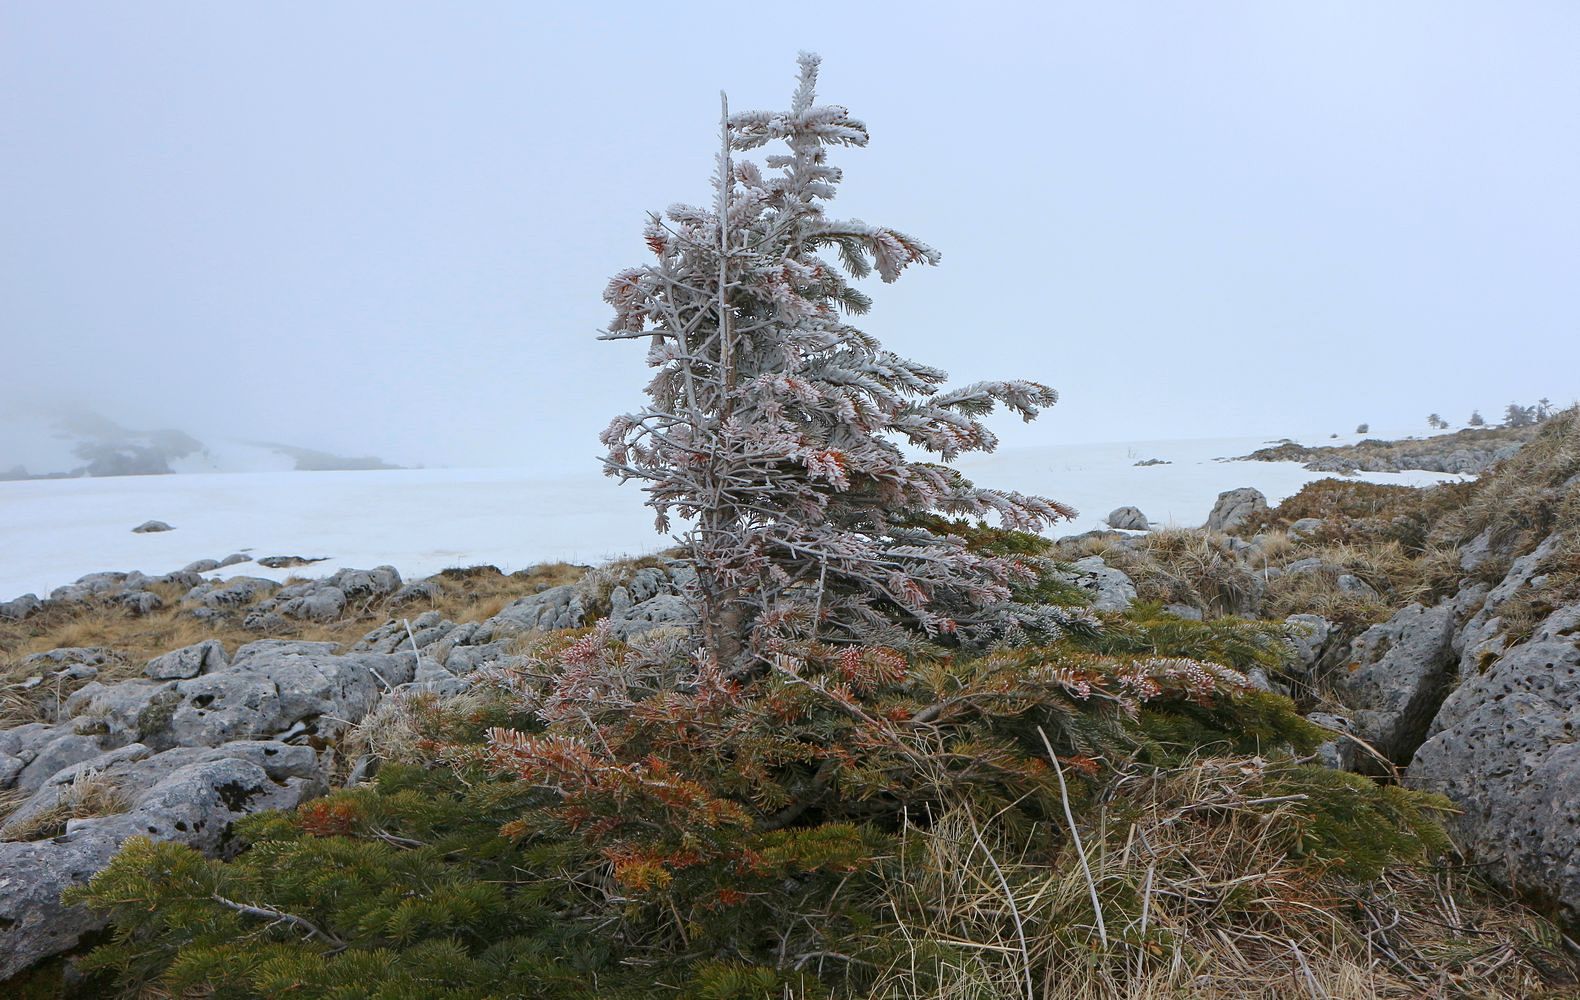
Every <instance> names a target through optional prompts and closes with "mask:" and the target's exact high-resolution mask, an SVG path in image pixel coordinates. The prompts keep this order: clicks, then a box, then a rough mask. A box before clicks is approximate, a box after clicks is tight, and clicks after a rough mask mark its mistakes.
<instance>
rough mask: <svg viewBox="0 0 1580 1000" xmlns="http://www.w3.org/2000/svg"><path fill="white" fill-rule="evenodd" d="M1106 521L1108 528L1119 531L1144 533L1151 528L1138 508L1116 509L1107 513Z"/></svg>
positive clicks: (1150, 524)
mask: <svg viewBox="0 0 1580 1000" xmlns="http://www.w3.org/2000/svg"><path fill="white" fill-rule="evenodd" d="M1106 520H1107V522H1108V526H1109V527H1110V528H1117V529H1119V530H1121V531H1146V530H1148V529H1149V528H1151V527H1152V523H1151V522H1150V521H1148V520H1147V516H1146V515H1145V514H1143V513H1141V509H1140V508H1139V507H1116V508H1114V509H1113V510H1111V511H1109V513H1108V517H1107V518H1106Z"/></svg>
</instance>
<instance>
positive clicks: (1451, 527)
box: [1434, 408, 1580, 555]
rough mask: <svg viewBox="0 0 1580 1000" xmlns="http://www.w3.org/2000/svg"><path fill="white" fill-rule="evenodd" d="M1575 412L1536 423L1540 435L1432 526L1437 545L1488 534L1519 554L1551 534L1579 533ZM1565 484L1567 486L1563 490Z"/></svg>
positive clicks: (1578, 419)
mask: <svg viewBox="0 0 1580 1000" xmlns="http://www.w3.org/2000/svg"><path fill="white" fill-rule="evenodd" d="M1577 474H1580V408H1570V409H1568V410H1565V411H1563V412H1562V413H1559V414H1557V415H1556V416H1554V417H1552V418H1550V419H1549V420H1548V421H1547V422H1546V423H1544V424H1542V425H1541V428H1540V433H1538V434H1537V435H1536V437H1535V438H1534V439H1533V440H1532V441H1531V442H1530V443H1529V444H1527V445H1525V447H1523V448H1521V449H1520V450H1519V451H1518V452H1517V453H1516V454H1515V455H1514V456H1513V457H1512V458H1510V459H1508V460H1507V461H1505V462H1503V463H1501V464H1500V465H1499V466H1498V467H1497V468H1496V469H1495V470H1493V472H1492V473H1491V474H1490V475H1488V476H1487V477H1485V478H1484V479H1483V480H1482V481H1481V482H1479V483H1477V484H1476V485H1477V487H1478V488H1477V489H1476V490H1475V491H1474V494H1473V496H1471V497H1470V498H1469V500H1468V502H1466V503H1465V504H1463V505H1462V506H1460V507H1458V508H1457V509H1455V510H1452V511H1449V512H1447V514H1446V515H1445V516H1444V517H1443V518H1441V519H1440V522H1439V523H1438V524H1437V525H1435V526H1434V534H1435V535H1436V536H1437V538H1438V539H1439V540H1440V541H1443V542H1449V543H1463V542H1467V541H1469V540H1470V539H1471V538H1473V537H1475V536H1476V535H1478V534H1480V533H1481V532H1483V531H1486V532H1489V533H1490V535H1491V536H1492V538H1493V540H1494V541H1495V542H1499V543H1502V544H1504V545H1506V546H1508V547H1509V549H1510V551H1511V554H1513V555H1519V554H1521V553H1524V552H1529V551H1530V550H1531V549H1533V548H1535V547H1536V545H1537V543H1539V542H1540V541H1541V540H1542V539H1543V538H1545V537H1546V536H1547V535H1548V534H1550V533H1551V532H1552V531H1554V530H1559V531H1565V532H1571V531H1580V501H1575V500H1574V499H1573V498H1574V497H1575V494H1576V489H1577V487H1580V484H1576V483H1574V482H1571V480H1572V479H1573V477H1574V476H1576V475H1577ZM1565 484H1568V485H1567V486H1566V485H1565Z"/></svg>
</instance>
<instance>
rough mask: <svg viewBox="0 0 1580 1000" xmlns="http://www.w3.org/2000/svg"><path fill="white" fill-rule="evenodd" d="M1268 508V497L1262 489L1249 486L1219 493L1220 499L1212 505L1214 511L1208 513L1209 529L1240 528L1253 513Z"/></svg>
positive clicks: (1227, 529)
mask: <svg viewBox="0 0 1580 1000" xmlns="http://www.w3.org/2000/svg"><path fill="white" fill-rule="evenodd" d="M1266 509H1267V497H1266V496H1264V495H1263V494H1262V491H1261V490H1258V489H1253V488H1251V487H1249V486H1242V487H1240V488H1239V489H1237V490H1228V491H1226V492H1223V493H1220V494H1218V501H1217V502H1216V503H1214V504H1213V505H1212V512H1211V513H1210V514H1208V515H1207V530H1208V531H1229V530H1231V529H1233V528H1238V527H1239V526H1240V525H1242V524H1244V523H1245V522H1246V521H1249V520H1250V519H1251V517H1252V516H1253V515H1255V514H1257V513H1259V512H1261V511H1264V510H1266Z"/></svg>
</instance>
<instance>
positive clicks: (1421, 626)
mask: <svg viewBox="0 0 1580 1000" xmlns="http://www.w3.org/2000/svg"><path fill="white" fill-rule="evenodd" d="M1453 638H1454V615H1453V611H1452V609H1451V608H1450V607H1449V606H1447V605H1439V606H1438V607H1435V608H1430V609H1428V608H1424V607H1422V606H1421V605H1419V604H1412V605H1410V606H1409V607H1407V608H1405V609H1404V610H1402V611H1400V612H1399V613H1398V614H1396V615H1394V616H1393V617H1392V618H1391V619H1389V620H1388V621H1386V622H1384V623H1383V624H1381V625H1373V626H1372V627H1371V628H1369V629H1367V630H1366V631H1365V632H1363V633H1361V634H1360V635H1359V636H1357V637H1356V638H1355V640H1354V642H1353V643H1351V646H1350V663H1349V664H1348V669H1347V670H1342V671H1340V673H1339V676H1338V677H1337V678H1335V688H1336V689H1337V691H1338V694H1339V696H1340V698H1341V700H1343V702H1344V703H1345V704H1346V705H1347V706H1349V707H1350V708H1351V709H1353V710H1354V711H1353V713H1352V716H1351V720H1352V721H1353V722H1354V724H1355V731H1356V734H1357V735H1359V736H1360V737H1361V738H1362V739H1364V740H1366V741H1367V742H1368V743H1370V744H1371V745H1372V746H1374V747H1376V748H1377V749H1378V750H1379V751H1381V752H1382V753H1383V754H1384V755H1385V756H1386V757H1388V758H1389V759H1390V760H1392V761H1394V762H1395V763H1398V764H1404V763H1408V762H1409V760H1410V757H1411V755H1412V754H1414V753H1415V750H1416V748H1417V747H1418V746H1420V744H1421V742H1422V741H1423V740H1424V739H1426V735H1427V729H1428V727H1429V726H1430V725H1431V723H1432V717H1433V715H1434V714H1435V713H1436V712H1437V709H1438V706H1439V705H1440V704H1441V703H1442V701H1443V697H1444V695H1445V694H1447V688H1448V681H1449V671H1450V668H1451V667H1452V666H1453V662H1454V653H1453Z"/></svg>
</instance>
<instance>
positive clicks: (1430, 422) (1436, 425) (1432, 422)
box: [1426, 413, 1448, 431]
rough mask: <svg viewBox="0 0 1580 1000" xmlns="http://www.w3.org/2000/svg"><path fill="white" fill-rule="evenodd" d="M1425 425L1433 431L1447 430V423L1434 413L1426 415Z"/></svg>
mask: <svg viewBox="0 0 1580 1000" xmlns="http://www.w3.org/2000/svg"><path fill="white" fill-rule="evenodd" d="M1426 425H1427V426H1428V427H1430V428H1432V429H1433V430H1434V431H1441V430H1447V429H1448V421H1447V420H1444V419H1443V418H1442V417H1440V416H1438V415H1437V414H1435V413H1432V414H1428V415H1427V418H1426Z"/></svg>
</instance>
